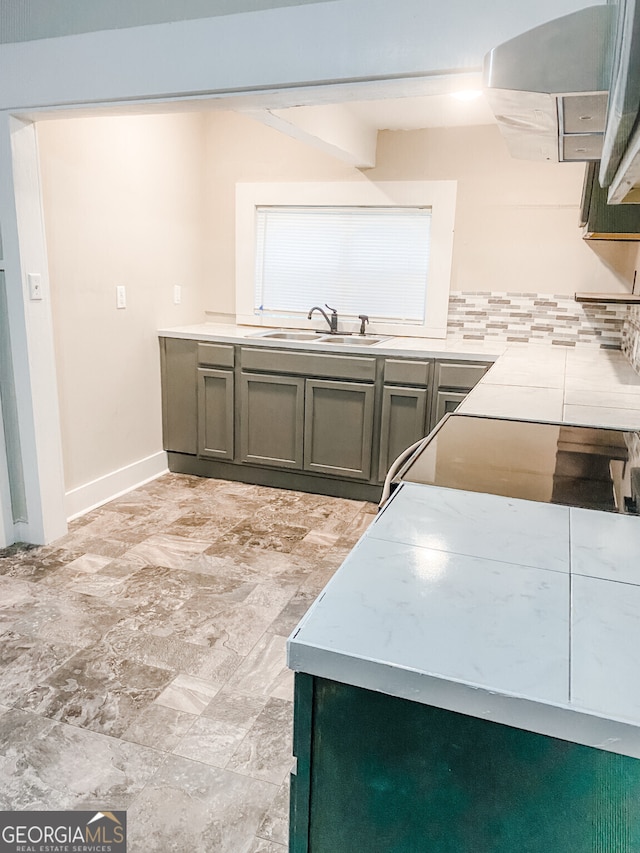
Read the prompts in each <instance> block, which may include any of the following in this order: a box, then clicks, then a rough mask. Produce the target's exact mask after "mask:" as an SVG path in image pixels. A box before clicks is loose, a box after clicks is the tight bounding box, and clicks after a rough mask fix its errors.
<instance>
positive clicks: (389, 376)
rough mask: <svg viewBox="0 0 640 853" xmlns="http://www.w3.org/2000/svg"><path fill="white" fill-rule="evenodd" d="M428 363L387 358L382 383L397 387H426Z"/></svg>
mask: <svg viewBox="0 0 640 853" xmlns="http://www.w3.org/2000/svg"><path fill="white" fill-rule="evenodd" d="M430 370H431V362H430V361H410V360H409V359H395V358H393V359H392V358H388V359H386V361H385V363H384V381H385V382H387V383H389V384H394V385H395V384H397V385H428V384H429V372H430Z"/></svg>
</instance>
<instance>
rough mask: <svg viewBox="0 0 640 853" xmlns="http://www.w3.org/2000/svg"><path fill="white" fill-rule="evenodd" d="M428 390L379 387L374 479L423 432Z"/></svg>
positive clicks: (382, 473) (424, 433)
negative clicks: (378, 424)
mask: <svg viewBox="0 0 640 853" xmlns="http://www.w3.org/2000/svg"><path fill="white" fill-rule="evenodd" d="M427 402H428V391H427V389H426V388H403V387H399V386H398V387H396V386H395V385H385V386H384V388H383V389H382V411H381V422H380V452H379V458H378V479H379V480H380V482H382V481H383V480H384V478H385V476H386V473H387V471H388V470H389V467H390V465H391V463H392V462H393V461H394V459H396V458H397V457H398V456H399V455H400V453H401V452H402V451H403V450H405V449H406V448H407V447H409V446H410V445H412V444H414V443H415V442H416V441H418V440H419V439H420V438H422V437H423V436H425V435H426V415H427Z"/></svg>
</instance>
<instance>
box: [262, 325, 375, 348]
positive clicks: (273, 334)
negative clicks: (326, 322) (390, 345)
mask: <svg viewBox="0 0 640 853" xmlns="http://www.w3.org/2000/svg"><path fill="white" fill-rule="evenodd" d="M246 337H248V338H263V339H265V340H269V341H304V342H305V343H316V344H320V343H321V344H341V345H342V346H372V345H373V344H379V343H381V342H382V341H388V340H390V338H389V337H388V336H384V335H325V334H324V333H321V332H305V331H300V332H296V331H293V330H290V329H268V330H267V331H264V332H252V333H251V334H249V335H247V336H246Z"/></svg>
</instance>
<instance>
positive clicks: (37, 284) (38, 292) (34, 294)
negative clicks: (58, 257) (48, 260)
mask: <svg viewBox="0 0 640 853" xmlns="http://www.w3.org/2000/svg"><path fill="white" fill-rule="evenodd" d="M27 282H28V284H29V299H32V300H34V301H37V300H39V299H42V276H41V275H40V273H39V272H30V273H27Z"/></svg>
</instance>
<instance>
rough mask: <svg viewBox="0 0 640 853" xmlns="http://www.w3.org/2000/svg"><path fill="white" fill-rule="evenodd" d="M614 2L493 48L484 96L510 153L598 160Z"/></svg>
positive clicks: (537, 157) (487, 60)
mask: <svg viewBox="0 0 640 853" xmlns="http://www.w3.org/2000/svg"><path fill="white" fill-rule="evenodd" d="M615 23H616V6H615V5H601V6H589V7H587V8H586V9H581V10H580V11H578V12H574V13H572V14H570V15H565V16H564V17H562V18H557V19H555V20H553V21H549V22H548V23H546V24H542V25H541V26H539V27H536V28H535V29H533V30H529V31H528V32H526V33H523V34H522V35H519V36H516V37H515V38H513V39H511V40H510V41H507V42H504V43H503V44H501V45H499V46H498V47H495V48H494V49H493V50H492V51H491V52H490V53H489V54H487V56H486V57H485V66H484V83H485V94H486V96H487V100H488V101H489V104H490V105H491V108H492V110H493V112H494V114H495V116H496V119H497V120H498V124H499V126H500V129H501V131H502V134H503V136H504V138H505V139H506V142H507V145H508V147H509V150H510V152H511V154H512V156H513V157H517V158H520V159H525V160H549V161H552V162H560V161H572V162H576V161H591V160H599V159H600V157H601V154H602V145H603V138H604V132H605V123H606V113H607V100H608V95H609V86H610V81H611V65H612V54H613V40H614V30H615Z"/></svg>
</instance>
